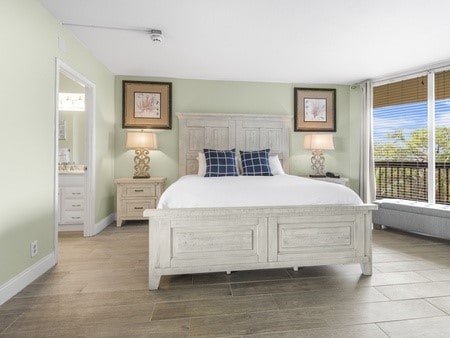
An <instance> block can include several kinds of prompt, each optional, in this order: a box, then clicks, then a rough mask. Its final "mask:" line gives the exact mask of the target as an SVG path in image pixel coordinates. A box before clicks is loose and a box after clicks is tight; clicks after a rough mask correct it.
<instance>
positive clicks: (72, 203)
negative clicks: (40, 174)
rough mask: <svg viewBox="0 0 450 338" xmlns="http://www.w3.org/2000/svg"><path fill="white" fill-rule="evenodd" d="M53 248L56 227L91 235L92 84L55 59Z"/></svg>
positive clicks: (93, 178)
mask: <svg viewBox="0 0 450 338" xmlns="http://www.w3.org/2000/svg"><path fill="white" fill-rule="evenodd" d="M55 106H56V109H55V192H54V195H55V198H54V201H55V209H54V210H55V215H54V219H55V222H54V223H55V251H56V252H57V248H58V233H59V232H60V231H83V235H84V236H85V237H88V236H93V235H95V234H96V233H95V212H94V210H95V206H94V201H95V189H94V182H95V177H94V174H95V170H94V168H95V145H94V121H95V84H94V83H92V82H91V81H89V80H88V79H87V78H85V77H84V76H83V75H81V74H80V73H78V72H77V71H75V70H74V69H72V68H71V67H69V66H68V65H67V64H65V63H64V62H62V61H61V60H59V59H56V86H55Z"/></svg>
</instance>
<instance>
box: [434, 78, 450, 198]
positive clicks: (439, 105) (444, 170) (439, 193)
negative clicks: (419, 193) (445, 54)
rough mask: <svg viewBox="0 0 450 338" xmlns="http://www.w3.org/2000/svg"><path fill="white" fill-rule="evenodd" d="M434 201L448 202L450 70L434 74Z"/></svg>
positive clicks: (449, 175)
mask: <svg viewBox="0 0 450 338" xmlns="http://www.w3.org/2000/svg"><path fill="white" fill-rule="evenodd" d="M435 144H436V149H435V159H436V169H435V171H436V181H435V182H436V183H435V186H436V192H435V198H436V203H443V204H450V188H449V186H450V71H444V72H439V73H436V74H435Z"/></svg>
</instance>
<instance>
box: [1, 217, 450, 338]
mask: <svg viewBox="0 0 450 338" xmlns="http://www.w3.org/2000/svg"><path fill="white" fill-rule="evenodd" d="M373 235H374V236H373V237H374V248H373V251H374V274H373V276H371V277H364V276H362V275H361V271H360V268H359V265H346V266H343V265H338V266H322V267H309V268H303V269H300V270H299V271H298V272H294V271H293V270H292V269H276V270H264V271H243V272H233V273H232V274H231V275H226V274H225V273H213V274H198V275H182V276H172V277H163V278H162V280H161V288H160V290H158V291H148V290H147V273H148V266H147V264H148V257H147V255H148V245H147V243H148V237H147V236H148V228H147V226H146V225H143V224H142V223H134V224H126V225H125V226H123V227H122V228H116V227H115V226H114V224H113V225H111V226H109V227H108V228H107V229H106V230H105V231H103V232H102V233H101V234H100V235H98V236H96V237H93V238H83V237H81V234H80V233H72V234H67V233H66V234H62V235H61V236H60V251H59V255H60V261H59V264H58V265H57V266H56V267H55V268H53V269H52V270H51V271H49V272H48V273H46V274H45V275H44V276H42V277H41V278H39V279H38V280H36V281H35V282H34V283H33V284H31V285H30V286H28V287H27V288H26V289H24V290H23V291H22V292H20V293H19V294H18V295H16V296H15V297H14V298H13V299H11V300H10V301H8V302H7V303H5V304H3V305H2V306H1V307H0V337H1V338H4V337H242V336H247V335H250V336H253V337H358V338H361V337H450V244H449V242H448V241H440V240H437V239H431V238H426V237H421V236H416V235H410V234H405V233H401V232H396V231H393V230H382V231H380V230H374V233H373Z"/></svg>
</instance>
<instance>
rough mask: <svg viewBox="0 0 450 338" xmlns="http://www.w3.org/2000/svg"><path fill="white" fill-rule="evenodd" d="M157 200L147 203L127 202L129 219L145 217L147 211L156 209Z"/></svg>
mask: <svg viewBox="0 0 450 338" xmlns="http://www.w3.org/2000/svg"><path fill="white" fill-rule="evenodd" d="M155 206H156V200H154V199H150V200H145V201H125V208H126V215H127V217H144V215H143V213H144V210H145V209H154V208H155Z"/></svg>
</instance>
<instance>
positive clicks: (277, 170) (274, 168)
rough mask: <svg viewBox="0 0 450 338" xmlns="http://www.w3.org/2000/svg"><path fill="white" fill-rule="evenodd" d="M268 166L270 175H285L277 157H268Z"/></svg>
mask: <svg viewBox="0 0 450 338" xmlns="http://www.w3.org/2000/svg"><path fill="white" fill-rule="evenodd" d="M269 166H270V171H271V172H272V175H286V173H285V172H284V170H283V166H282V165H281V162H280V159H279V158H278V155H271V156H269Z"/></svg>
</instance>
